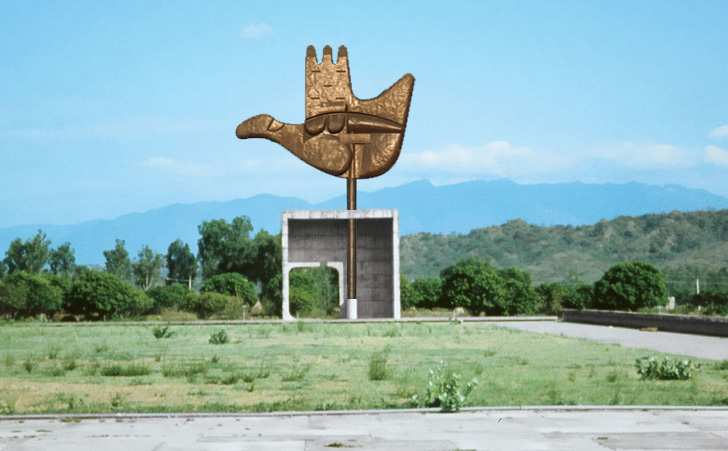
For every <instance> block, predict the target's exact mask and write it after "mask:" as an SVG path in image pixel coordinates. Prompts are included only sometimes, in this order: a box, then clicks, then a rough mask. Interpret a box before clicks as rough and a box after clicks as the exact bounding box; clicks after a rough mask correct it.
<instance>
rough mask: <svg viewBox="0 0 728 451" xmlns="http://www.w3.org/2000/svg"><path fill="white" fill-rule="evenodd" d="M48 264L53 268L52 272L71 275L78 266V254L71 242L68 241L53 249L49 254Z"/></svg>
mask: <svg viewBox="0 0 728 451" xmlns="http://www.w3.org/2000/svg"><path fill="white" fill-rule="evenodd" d="M48 265H49V266H50V268H51V273H53V274H59V275H63V276H67V277H70V276H71V275H72V274H73V269H74V268H75V267H76V255H75V251H74V250H73V248H72V247H71V243H69V242H68V241H66V242H65V243H63V244H61V245H60V246H58V247H57V248H56V249H51V251H50V254H49V256H48Z"/></svg>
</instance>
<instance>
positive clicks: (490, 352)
mask: <svg viewBox="0 0 728 451" xmlns="http://www.w3.org/2000/svg"><path fill="white" fill-rule="evenodd" d="M496 354H498V352H497V351H494V350H493V349H486V350H485V351H483V357H486V358H487V357H493V356H494V355H496Z"/></svg>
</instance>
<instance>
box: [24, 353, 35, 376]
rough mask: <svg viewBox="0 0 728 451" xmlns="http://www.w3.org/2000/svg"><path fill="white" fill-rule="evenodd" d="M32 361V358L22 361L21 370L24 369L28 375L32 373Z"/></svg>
mask: <svg viewBox="0 0 728 451" xmlns="http://www.w3.org/2000/svg"><path fill="white" fill-rule="evenodd" d="M32 359H33V357H32V356H28V357H26V358H25V361H23V368H25V371H27V372H28V373H32V372H33V369H34V368H35V362H34V361H33V360H32Z"/></svg>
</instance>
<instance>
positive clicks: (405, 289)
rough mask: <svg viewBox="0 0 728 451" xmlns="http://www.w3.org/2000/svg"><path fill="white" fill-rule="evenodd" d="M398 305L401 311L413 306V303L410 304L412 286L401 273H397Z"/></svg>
mask: <svg viewBox="0 0 728 451" xmlns="http://www.w3.org/2000/svg"><path fill="white" fill-rule="evenodd" d="M399 303H400V306H401V307H402V310H407V309H409V308H412V307H414V306H415V304H414V302H412V286H411V285H410V283H409V282H408V281H407V278H406V277H405V276H404V274H402V273H399Z"/></svg>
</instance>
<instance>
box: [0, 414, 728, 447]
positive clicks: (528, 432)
mask: <svg viewBox="0 0 728 451" xmlns="http://www.w3.org/2000/svg"><path fill="white" fill-rule="evenodd" d="M727 424H728V410H725V409H724V410H719V409H718V410H697V411H689V410H625V409H596V410H594V409H588V410H581V409H556V410H548V409H531V410H487V411H473V412H461V413H456V414H441V413H421V412H420V413H417V412H395V413H381V412H380V413H376V412H370V413H357V414H352V413H342V414H316V413H307V414H296V415H265V416H263V415H258V416H255V415H241V416H224V417H214V416H194V415H190V416H187V415H185V416H173V417H116V418H104V419H86V420H80V421H65V422H64V421H59V420H58V419H37V420H17V419H16V420H5V421H0V451H41V450H42V451H47V450H58V451H66V450H69V451H70V450H73V451H79V450H103V451H117V450H118V451H132V450H133V451H171V450H176V451H188V450H189V451H207V450H220V451H247V450H255V451H305V450H328V449H333V448H346V449H366V450H394V451H407V450H417V451H430V450H431V451H455V450H579V451H590V450H601V451H604V450H673V449H675V450H677V449H680V450H684V449H693V450H719V449H720V450H726V449H728V428H727V427H726V425H727Z"/></svg>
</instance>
